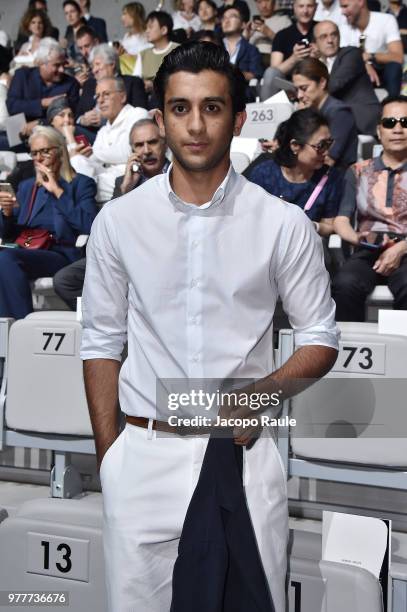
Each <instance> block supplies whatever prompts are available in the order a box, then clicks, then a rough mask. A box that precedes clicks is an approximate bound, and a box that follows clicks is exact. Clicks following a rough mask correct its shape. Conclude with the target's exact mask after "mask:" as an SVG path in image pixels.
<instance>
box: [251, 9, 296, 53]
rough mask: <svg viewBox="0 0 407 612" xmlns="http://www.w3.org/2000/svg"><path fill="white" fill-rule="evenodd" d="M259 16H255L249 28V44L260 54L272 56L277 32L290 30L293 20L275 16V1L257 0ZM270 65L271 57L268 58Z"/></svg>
mask: <svg viewBox="0 0 407 612" xmlns="http://www.w3.org/2000/svg"><path fill="white" fill-rule="evenodd" d="M256 9H257V13H258V14H257V15H253V17H252V21H251V22H250V27H249V34H250V38H249V42H250V43H251V44H252V45H255V46H256V47H257V48H258V49H259V51H260V53H262V54H266V53H267V54H270V53H271V49H272V46H273V40H274V38H275V35H276V34H277V32H280V30H284V29H285V28H289V27H290V26H291V19H290V18H289V17H288V16H287V15H283V14H275V11H274V0H256ZM268 59H269V61H268V63H270V57H269V58H268Z"/></svg>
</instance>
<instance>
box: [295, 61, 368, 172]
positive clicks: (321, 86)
mask: <svg viewBox="0 0 407 612" xmlns="http://www.w3.org/2000/svg"><path fill="white" fill-rule="evenodd" d="M328 82H329V73H328V69H327V67H326V66H325V64H323V63H322V62H320V61H319V60H318V59H315V58H313V57H308V58H307V59H304V60H302V61H301V62H299V64H297V66H296V67H295V68H294V70H293V83H294V85H295V86H296V88H297V98H298V100H299V108H310V107H312V108H315V109H317V110H319V111H320V112H321V114H322V115H323V116H324V117H325V119H326V120H327V121H328V124H329V129H330V130H331V134H332V138H333V139H334V141H335V142H334V145H333V146H332V148H331V149H330V151H329V155H327V156H326V158H325V163H326V164H328V165H329V166H333V165H336V166H339V167H342V168H347V167H348V166H349V165H350V164H353V163H355V161H356V159H357V146H358V131H357V128H356V123H355V119H354V116H353V113H352V110H351V108H350V107H349V106H346V104H344V103H343V102H341V101H340V100H337V99H336V98H334V97H332V96H330V95H329V93H328Z"/></svg>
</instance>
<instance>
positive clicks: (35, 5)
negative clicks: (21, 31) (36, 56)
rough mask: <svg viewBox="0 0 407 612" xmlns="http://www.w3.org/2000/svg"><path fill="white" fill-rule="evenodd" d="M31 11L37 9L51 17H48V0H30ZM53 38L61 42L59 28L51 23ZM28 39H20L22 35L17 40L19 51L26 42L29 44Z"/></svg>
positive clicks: (24, 37) (23, 37)
mask: <svg viewBox="0 0 407 612" xmlns="http://www.w3.org/2000/svg"><path fill="white" fill-rule="evenodd" d="M27 8H29V9H37V10H39V11H43V12H44V13H45V14H46V16H47V17H48V19H49V15H48V5H47V0H29V2H28V7H27ZM49 21H50V22H51V20H50V19H49ZM50 36H51V38H54V39H55V40H56V41H58V40H59V30H58V28H56V27H55V26H54V25H52V23H51V34H50ZM27 40H28V37H27V36H25V35H23V36H22V37H21V38H20V35H19V36H18V38H17V41H16V47H17V48H18V49H19V48H20V47H21V45H22V44H23V43H25V42H27Z"/></svg>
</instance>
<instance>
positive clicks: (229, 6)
mask: <svg viewBox="0 0 407 612" xmlns="http://www.w3.org/2000/svg"><path fill="white" fill-rule="evenodd" d="M231 10H234V11H236V12H237V13H239V15H240V19H241V20H242V21H243V23H246V13H245V11H244V10H243V9H242V7H241V6H240V5H239V4H237V5H236V6H234V5H233V4H227V5H226V6H222V9H221V11H220V14H221V19H223V17H224V16H225V14H226V13H227V12H228V11H231Z"/></svg>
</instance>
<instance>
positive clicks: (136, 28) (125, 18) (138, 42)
mask: <svg viewBox="0 0 407 612" xmlns="http://www.w3.org/2000/svg"><path fill="white" fill-rule="evenodd" d="M121 21H122V24H123V27H124V28H126V33H125V35H124V37H123V39H122V41H121V44H122V47H123V49H124V50H125V52H126V53H129V54H130V55H137V53H140V51H143V49H147V48H148V47H150V44H149V43H148V42H147V38H146V32H145V30H146V25H145V21H146V13H145V10H144V6H143V5H142V4H141V3H140V2H129V3H128V4H125V5H124V7H123V9H122V16H121Z"/></svg>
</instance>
